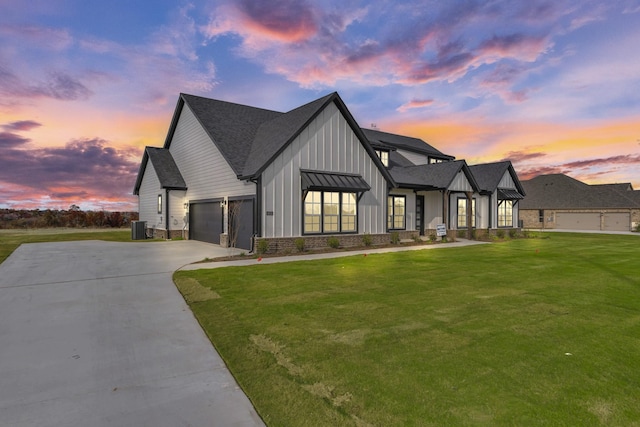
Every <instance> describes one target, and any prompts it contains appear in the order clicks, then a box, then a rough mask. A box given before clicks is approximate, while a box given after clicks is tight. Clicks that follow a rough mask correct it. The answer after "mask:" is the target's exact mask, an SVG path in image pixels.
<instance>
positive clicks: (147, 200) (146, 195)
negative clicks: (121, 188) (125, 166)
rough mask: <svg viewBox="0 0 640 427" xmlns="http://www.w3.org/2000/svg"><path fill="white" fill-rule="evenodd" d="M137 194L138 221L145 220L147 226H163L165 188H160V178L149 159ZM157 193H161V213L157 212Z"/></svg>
mask: <svg viewBox="0 0 640 427" xmlns="http://www.w3.org/2000/svg"><path fill="white" fill-rule="evenodd" d="M139 194H140V195H139V196H138V211H139V212H140V221H146V222H147V227H149V228H162V229H164V228H165V223H164V213H165V210H166V209H165V206H164V204H165V203H166V201H165V190H164V188H160V180H159V179H158V175H157V174H156V171H155V169H154V168H153V165H152V164H151V161H148V162H147V167H146V168H145V170H144V175H143V177H142V182H141V183H140V190H139ZM158 194H162V203H163V206H162V213H161V214H159V213H158Z"/></svg>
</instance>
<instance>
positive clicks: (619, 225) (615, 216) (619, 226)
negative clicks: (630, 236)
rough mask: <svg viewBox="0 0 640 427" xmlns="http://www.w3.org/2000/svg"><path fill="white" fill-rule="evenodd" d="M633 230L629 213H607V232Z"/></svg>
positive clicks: (605, 225)
mask: <svg viewBox="0 0 640 427" xmlns="http://www.w3.org/2000/svg"><path fill="white" fill-rule="evenodd" d="M630 228H631V216H630V214H629V213H628V212H627V213H623V212H620V213H605V214H604V229H605V230H606V231H629V230H630Z"/></svg>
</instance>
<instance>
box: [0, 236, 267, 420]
mask: <svg viewBox="0 0 640 427" xmlns="http://www.w3.org/2000/svg"><path fill="white" fill-rule="evenodd" d="M227 254H228V252H227V250H226V249H222V248H220V247H218V246H215V245H210V244H206V243H201V242H195V241H176V242H154V243H151V242H145V243H113V242H98V241H85V242H65V243H37V244H27V245H22V246H20V247H19V248H18V249H17V250H16V251H15V252H14V253H13V254H12V255H11V256H10V257H9V258H8V259H7V260H6V261H5V262H4V263H2V264H1V265H0V426H65V427H73V426H78V427H80V426H83V427H84V426H96V427H102V426H119V427H120V426H132V427H133V426H136V427H138V426H154V427H155V426H160V427H163V426H167V427H169V426H171V427H174V426H225V427H226V426H260V425H264V424H263V423H262V420H261V419H260V418H259V417H258V415H257V413H256V412H255V410H254V408H253V406H252V405H251V402H250V401H249V400H248V399H247V397H246V396H245V395H244V393H243V392H242V390H240V388H239V387H238V385H237V383H236V382H235V380H234V378H233V377H232V376H231V374H230V373H229V371H228V369H227V368H226V366H225V364H224V363H223V361H222V360H221V358H220V357H219V355H218V354H217V352H216V351H215V349H214V348H213V346H212V345H211V343H210V342H209V340H208V339H207V337H206V336H205V335H204V333H203V331H202V328H201V327H200V325H199V324H198V323H197V321H196V320H195V318H194V317H193V314H192V313H191V310H189V308H188V306H187V305H186V304H185V302H184V300H183V298H182V296H181V295H180V294H179V292H178V290H177V289H176V287H175V285H174V284H173V281H172V274H173V272H174V271H175V270H176V269H178V268H179V267H181V266H183V265H185V264H187V263H191V262H194V261H197V260H201V259H204V258H206V257H209V258H214V257H220V256H225V255H227Z"/></svg>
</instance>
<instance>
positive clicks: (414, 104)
mask: <svg viewBox="0 0 640 427" xmlns="http://www.w3.org/2000/svg"><path fill="white" fill-rule="evenodd" d="M433 102H434V101H433V99H415V98H414V99H412V100H411V101H409V102H407V103H405V104H402V105H401V106H400V107H398V108H397V109H396V110H397V111H399V112H401V113H404V112H405V111H408V110H411V109H414V108H424V107H428V106H429V105H431V104H433Z"/></svg>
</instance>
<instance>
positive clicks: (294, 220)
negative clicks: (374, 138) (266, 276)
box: [261, 103, 387, 238]
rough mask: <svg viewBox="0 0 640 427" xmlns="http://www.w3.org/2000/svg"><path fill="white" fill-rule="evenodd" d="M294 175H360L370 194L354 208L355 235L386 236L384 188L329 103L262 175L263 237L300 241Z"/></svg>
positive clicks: (299, 210)
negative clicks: (356, 224)
mask: <svg viewBox="0 0 640 427" xmlns="http://www.w3.org/2000/svg"><path fill="white" fill-rule="evenodd" d="M300 169H308V170H315V171H323V172H337V173H355V174H359V175H361V176H362V177H363V178H364V180H365V181H367V183H368V184H369V186H371V190H369V191H367V192H365V193H364V195H363V196H362V198H361V199H360V201H359V202H358V233H360V234H362V233H371V234H378V233H385V232H386V217H385V212H386V193H387V182H386V181H385V179H384V177H383V176H382V174H381V172H380V170H379V169H378V168H377V167H376V165H375V163H374V162H373V160H372V159H371V157H370V156H369V154H368V153H367V151H366V150H365V148H364V147H363V146H362V144H361V142H360V140H358V138H357V136H356V135H355V133H354V132H353V130H352V129H351V127H350V126H349V124H348V122H347V121H346V120H345V118H344V117H343V115H342V113H341V112H340V110H339V109H338V108H337V107H336V105H335V104H333V103H331V104H329V105H328V106H327V107H326V108H325V109H324V110H323V111H321V112H320V113H319V114H318V116H317V117H316V118H315V119H314V120H313V121H312V122H311V123H310V124H309V126H308V127H307V128H305V129H303V130H302V132H301V133H300V135H298V136H297V137H296V138H295V139H294V140H293V141H292V142H291V143H290V144H289V145H288V146H287V147H286V148H285V149H284V150H283V152H282V153H281V154H280V155H279V156H278V157H276V158H275V159H274V161H273V162H272V163H271V164H270V165H269V166H267V168H266V169H265V170H264V172H263V173H262V188H263V197H262V206H261V211H262V218H261V221H262V236H263V237H267V238H269V237H296V236H301V235H302V206H303V204H302V189H301V178H300Z"/></svg>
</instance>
